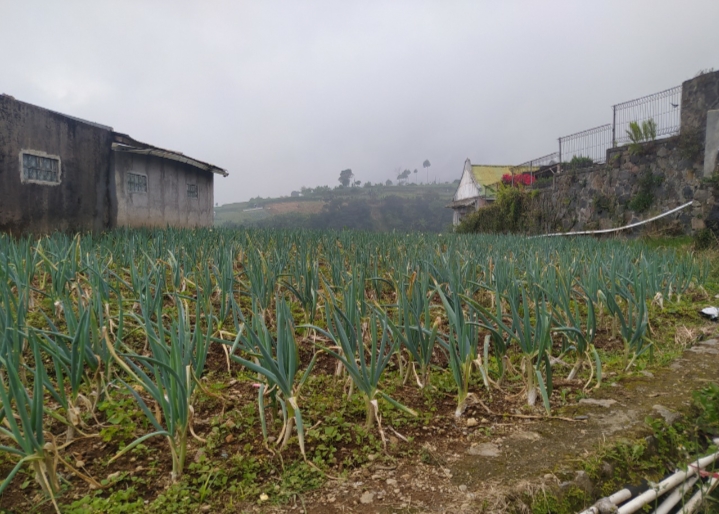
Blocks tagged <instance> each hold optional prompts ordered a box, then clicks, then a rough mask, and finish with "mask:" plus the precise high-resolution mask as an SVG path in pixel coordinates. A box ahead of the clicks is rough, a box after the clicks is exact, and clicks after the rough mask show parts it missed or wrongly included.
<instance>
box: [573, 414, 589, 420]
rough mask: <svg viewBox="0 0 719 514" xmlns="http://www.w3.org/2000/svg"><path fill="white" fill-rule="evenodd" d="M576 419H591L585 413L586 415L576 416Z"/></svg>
mask: <svg viewBox="0 0 719 514" xmlns="http://www.w3.org/2000/svg"><path fill="white" fill-rule="evenodd" d="M574 419H575V420H577V421H585V420H587V419H589V416H587V415H584V416H574Z"/></svg>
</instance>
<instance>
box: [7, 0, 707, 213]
mask: <svg viewBox="0 0 719 514" xmlns="http://www.w3.org/2000/svg"><path fill="white" fill-rule="evenodd" d="M718 22H719V0H681V1H668V0H647V1H631V0H621V1H606V0H601V1H600V0H594V1H579V0H574V1H540V0H531V1H511V0H506V1H499V0H498V1H479V0H476V1H471V2H460V1H444V0H437V1H426V2H425V1H419V0H415V1H394V0H386V1H382V2H379V1H377V2H373V1H357V2H350V1H345V0H335V1H327V2H313V1H299V0H298V1H284V2H274V1H268V0H262V1H260V0H257V1H253V2H240V1H225V2H223V1H214V0H203V1H194V2H189V1H188V2H183V1H177V0H173V1H166V2H165V1H153V0H143V1H133V0H122V1H118V2H115V1H105V0H92V1H91V0H86V1H71V0H47V1H32V0H0V46H1V47H2V49H3V51H2V58H1V59H0V92H5V93H7V94H10V95H12V96H14V97H15V98H17V99H18V100H23V101H26V102H30V103H33V104H37V105H41V106H43V107H47V108H50V109H53V110H57V111H61V112H63V113H67V114H71V115H74V116H79V117H81V118H85V119H89V120H92V121H97V122H99V123H103V124H106V125H111V126H112V127H113V128H114V129H115V130H117V131H119V132H124V133H127V134H129V135H131V136H132V137H134V138H135V139H138V140H140V141H144V142H147V143H150V144H154V145H157V146H161V147H165V148H170V149H173V150H178V151H181V152H184V153H185V154H187V155H190V156H192V157H195V158H198V159H201V160H205V161H208V162H211V163H213V164H216V165H218V166H220V167H223V168H226V169H227V170H228V171H229V173H230V176H229V177H227V178H225V179H222V178H219V177H218V178H217V179H216V180H215V200H216V201H217V202H219V203H220V204H224V203H230V202H234V201H244V200H247V199H249V198H250V197H255V196H258V195H259V196H263V197H267V196H279V195H289V193H290V192H291V191H292V190H295V189H299V188H300V187H301V186H307V187H312V186H316V185H331V186H333V187H334V186H335V185H337V184H338V182H337V179H338V177H339V172H340V171H341V170H342V169H345V168H351V169H352V170H353V172H354V174H355V176H356V178H357V179H359V180H362V181H367V180H369V181H372V182H376V181H380V180H381V181H385V180H386V179H388V178H392V179H393V180H394V178H395V169H397V168H399V169H404V168H409V169H415V168H418V169H419V170H420V173H419V176H420V180H424V179H425V177H426V175H425V172H424V171H425V170H423V169H422V162H423V161H424V160H425V159H429V160H430V161H431V163H432V166H431V168H430V169H429V176H430V180H433V179H435V178H436V179H437V180H441V181H445V180H454V179H455V178H459V176H460V174H461V170H462V165H463V162H464V159H465V158H467V157H469V158H470V159H471V160H472V162H475V163H485V164H519V163H521V162H524V161H527V160H529V159H532V158H535V157H539V156H542V155H545V154H548V153H551V152H554V151H556V146H557V137H559V136H563V135H567V134H571V133H573V132H576V131H579V130H583V129H587V128H591V127H594V126H597V125H601V124H604V123H608V122H610V121H611V105H612V104H615V103H618V102H622V101H625V100H631V99H632V98H635V97H638V96H643V95H646V94H649V93H654V92H657V91H661V90H663V89H667V88H669V87H672V86H675V85H678V84H680V83H681V82H682V81H684V80H687V79H689V78H692V77H693V76H694V75H695V74H696V73H697V72H698V71H699V70H701V69H706V68H715V69H717V68H719V30H717V23H718Z"/></svg>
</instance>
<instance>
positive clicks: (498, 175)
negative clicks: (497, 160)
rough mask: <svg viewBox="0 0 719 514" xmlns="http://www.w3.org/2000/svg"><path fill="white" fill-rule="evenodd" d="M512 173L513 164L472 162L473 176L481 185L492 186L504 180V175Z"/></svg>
mask: <svg viewBox="0 0 719 514" xmlns="http://www.w3.org/2000/svg"><path fill="white" fill-rule="evenodd" d="M507 173H512V166H509V165H494V164H472V178H474V182H475V183H476V184H477V185H480V186H491V185H492V184H496V183H497V182H501V181H502V175H505V174H507Z"/></svg>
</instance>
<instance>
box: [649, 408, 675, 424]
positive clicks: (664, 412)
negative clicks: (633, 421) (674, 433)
mask: <svg viewBox="0 0 719 514" xmlns="http://www.w3.org/2000/svg"><path fill="white" fill-rule="evenodd" d="M652 409H654V410H655V411H657V412H658V413H659V414H660V415H661V417H663V418H664V421H666V423H667V425H672V424H674V422H676V421H677V420H678V419H680V418H681V417H682V415H681V414H679V413H678V412H674V411H672V410H669V409H667V408H666V407H665V406H664V405H658V404H657V405H653V406H652Z"/></svg>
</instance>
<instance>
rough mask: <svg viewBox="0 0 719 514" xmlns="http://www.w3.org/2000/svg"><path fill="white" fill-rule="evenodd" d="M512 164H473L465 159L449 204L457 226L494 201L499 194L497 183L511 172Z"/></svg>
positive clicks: (453, 220)
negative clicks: (467, 216) (460, 176)
mask: <svg viewBox="0 0 719 514" xmlns="http://www.w3.org/2000/svg"><path fill="white" fill-rule="evenodd" d="M511 168H512V167H511V166H501V165H500V166H497V165H485V164H472V162H471V161H470V160H469V159H467V160H466V161H464V170H463V171H462V178H461V179H460V180H459V186H457V191H456V192H455V193H454V197H453V198H452V202H451V203H450V204H449V205H448V206H447V207H450V208H451V209H452V210H453V211H454V217H453V218H452V223H453V224H454V225H455V226H456V225H459V222H460V221H462V218H463V217H464V216H466V215H467V214H469V213H472V212H474V211H476V210H477V209H479V208H480V207H484V206H485V205H487V204H488V203H489V202H493V201H494V199H495V197H496V194H497V185H498V184H499V183H500V182H501V181H502V176H503V175H505V174H508V173H511V172H512V170H511Z"/></svg>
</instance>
